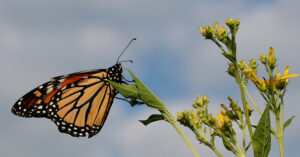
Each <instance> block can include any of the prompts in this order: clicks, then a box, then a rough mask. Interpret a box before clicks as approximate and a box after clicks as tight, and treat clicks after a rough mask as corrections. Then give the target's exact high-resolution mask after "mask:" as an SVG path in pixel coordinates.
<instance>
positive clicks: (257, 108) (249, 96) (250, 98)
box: [243, 84, 262, 115]
mask: <svg viewBox="0 0 300 157" xmlns="http://www.w3.org/2000/svg"><path fill="white" fill-rule="evenodd" d="M243 88H244V90H245V93H246V94H247V96H248V98H249V100H250V101H251V103H252V104H253V105H254V107H255V108H256V110H257V111H258V112H259V114H260V115H262V112H261V110H260V109H259V107H258V106H257V105H256V103H255V102H254V100H253V98H252V97H251V95H250V94H249V92H248V90H247V88H246V86H245V85H244V84H243Z"/></svg>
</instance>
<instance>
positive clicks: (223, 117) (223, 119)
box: [216, 110, 229, 129]
mask: <svg viewBox="0 0 300 157" xmlns="http://www.w3.org/2000/svg"><path fill="white" fill-rule="evenodd" d="M220 113H221V114H218V115H217V117H218V119H219V120H220V122H219V120H218V119H217V118H216V122H217V125H218V128H220V129H222V128H223V127H224V124H225V123H226V122H228V121H229V118H228V116H227V115H226V114H225V113H224V112H223V111H222V110H221V111H220Z"/></svg>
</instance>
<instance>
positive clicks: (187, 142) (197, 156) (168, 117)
mask: <svg viewBox="0 0 300 157" xmlns="http://www.w3.org/2000/svg"><path fill="white" fill-rule="evenodd" d="M165 111H167V114H164V113H163V114H162V115H163V116H164V117H165V119H166V120H167V121H168V122H169V123H170V124H171V125H172V126H173V127H174V128H175V130H176V131H177V132H178V134H179V135H180V136H181V138H182V139H183V140H184V142H185V143H186V144H187V145H188V147H189V148H190V149H191V151H192V152H193V154H194V155H195V157H199V155H198V154H197V152H196V150H195V148H194V147H193V146H192V144H191V143H190V141H189V140H188V139H187V137H186V136H185V135H184V134H183V132H182V131H181V130H180V128H179V127H178V125H177V124H176V121H175V118H174V117H173V115H172V114H171V112H170V111H169V110H168V109H167V108H166V107H165Z"/></svg>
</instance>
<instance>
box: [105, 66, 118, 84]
mask: <svg viewBox="0 0 300 157" xmlns="http://www.w3.org/2000/svg"><path fill="white" fill-rule="evenodd" d="M106 72H107V79H109V80H111V81H114V82H118V83H122V66H121V64H120V63H117V64H115V65H114V66H112V67H110V68H108V69H107V70H106Z"/></svg>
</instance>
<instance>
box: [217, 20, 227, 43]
mask: <svg viewBox="0 0 300 157" xmlns="http://www.w3.org/2000/svg"><path fill="white" fill-rule="evenodd" d="M215 28H216V36H217V38H218V39H219V40H220V41H222V42H226V39H227V37H228V34H227V33H226V28H225V27H224V25H222V27H221V28H219V26H218V22H215Z"/></svg>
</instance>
